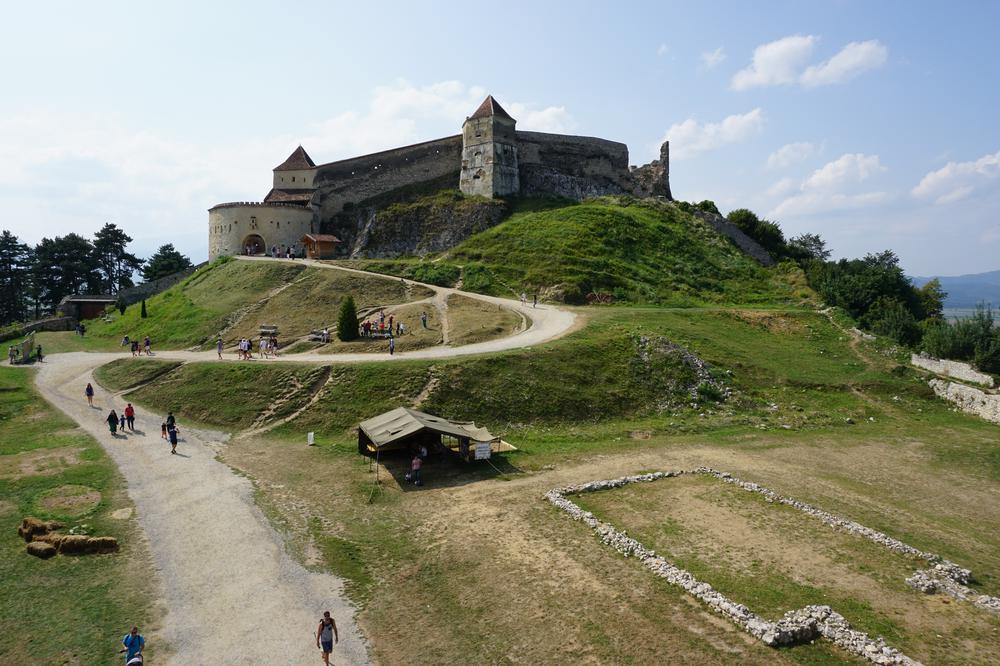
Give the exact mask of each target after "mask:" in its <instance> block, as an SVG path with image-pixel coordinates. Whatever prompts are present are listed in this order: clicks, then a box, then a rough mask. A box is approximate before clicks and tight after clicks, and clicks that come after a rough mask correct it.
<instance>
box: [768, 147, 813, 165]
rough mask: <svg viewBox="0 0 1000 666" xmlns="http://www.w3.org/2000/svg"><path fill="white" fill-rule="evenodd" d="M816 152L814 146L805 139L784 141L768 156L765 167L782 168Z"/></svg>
mask: <svg viewBox="0 0 1000 666" xmlns="http://www.w3.org/2000/svg"><path fill="white" fill-rule="evenodd" d="M816 152H817V148H816V146H815V145H813V144H811V143H809V142H806V141H798V142H796V143H786V144H785V145H783V146H782V147H781V148H778V149H777V150H776V151H774V152H773V153H771V154H770V156H768V158H767V168H768V169H784V168H787V167H789V166H791V165H792V164H795V163H796V162H801V161H802V160H805V159H808V158H810V157H812V156H813V155H815V154H816Z"/></svg>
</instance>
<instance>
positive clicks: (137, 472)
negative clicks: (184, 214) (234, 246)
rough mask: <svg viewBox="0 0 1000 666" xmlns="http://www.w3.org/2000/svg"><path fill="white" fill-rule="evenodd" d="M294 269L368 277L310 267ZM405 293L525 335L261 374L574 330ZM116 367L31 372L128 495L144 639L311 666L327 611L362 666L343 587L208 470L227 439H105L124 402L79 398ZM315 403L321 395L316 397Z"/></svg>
mask: <svg viewBox="0 0 1000 666" xmlns="http://www.w3.org/2000/svg"><path fill="white" fill-rule="evenodd" d="M241 259H242V260H245V261H261V260H263V259H252V258H241ZM268 261H274V260H268ZM279 261H280V260H279ZM295 263H298V264H303V263H304V264H307V265H311V266H317V267H320V268H324V269H329V270H341V271H347V272H354V273H362V274H364V275H367V276H372V275H376V274H373V273H366V272H363V271H357V270H354V269H348V268H343V267H338V266H331V265H329V264H324V263H320V262H314V261H304V260H296V261H295ZM378 277H384V278H385V279H391V280H398V279H399V278H394V277H391V276H382V275H378ZM403 281H404V282H406V283H407V284H408V285H420V286H424V287H427V288H429V289H431V290H433V291H434V296H433V297H432V300H433V301H434V303H435V305H438V304H439V303H442V304H445V307H446V302H447V299H448V297H449V296H450V295H451V294H453V293H461V294H462V295H464V296H468V297H470V298H474V299H478V300H481V301H486V302H489V303H493V304H499V305H502V306H504V307H507V308H510V309H511V310H514V311H515V312H518V314H520V315H521V316H522V317H524V318H525V319H526V320H527V321H529V322H530V326H527V327H526V330H523V331H521V332H519V333H517V334H515V335H512V336H510V337H507V338H502V339H498V340H490V341H487V342H481V343H477V344H471V345H464V346H459V347H450V346H446V345H439V346H436V347H431V348H428V349H421V350H417V351H412V352H405V353H399V354H396V355H394V356H390V355H389V354H384V353H383V354H378V353H376V354H370V353H354V354H317V353H308V352H307V353H302V354H287V355H282V356H281V357H280V358H278V359H270V360H268V361H265V362H274V361H283V362H289V361H291V362H300V363H313V364H331V363H356V362H371V361H381V362H386V361H395V360H404V359H416V358H423V359H435V358H447V357H456V356H466V355H474V354H486V353H492V352H498V351H505V350H510V349H518V348H524V347H530V346H531V345H535V344H539V343H543V342H547V341H549V340H553V339H555V338H558V337H560V336H562V335H565V334H566V333H568V332H570V331H571V330H572V329H573V328H574V325H575V323H576V316H575V315H574V314H573V313H571V312H569V311H566V310H561V309H559V308H556V307H552V306H540V307H538V308H531V307H525V306H522V305H521V304H520V303H519V302H517V301H514V300H510V299H502V298H495V297H492V296H483V295H481V294H472V293H468V292H460V291H459V290H457V289H448V288H444V287H436V286H433V285H425V284H422V283H418V282H412V281H409V280H403ZM255 305H256V304H255ZM446 342H447V340H446ZM125 355H128V353H127V352H126V353H88V352H74V353H67V354H53V355H51V356H48V357H47V358H46V362H45V363H43V364H41V366H40V367H39V371H38V375H37V378H36V383H37V385H38V388H39V390H40V392H41V394H42V395H43V396H44V397H45V399H46V400H48V401H49V402H51V403H52V404H53V405H55V406H56V407H58V408H59V409H60V410H61V411H63V412H65V413H66V414H67V415H68V416H69V417H70V418H72V419H73V420H74V421H76V422H77V423H78V424H79V425H80V426H81V427H82V428H83V429H84V430H86V431H87V432H89V433H90V434H91V435H93V436H94V437H95V438H97V440H98V441H99V442H100V443H101V445H102V446H103V447H104V449H105V450H106V451H107V452H108V454H109V455H110V456H111V457H112V459H113V460H114V461H115V463H116V464H117V466H118V468H119V469H120V470H121V472H122V474H123V475H124V477H125V479H126V481H127V483H128V493H129V496H130V497H131V499H132V501H133V502H134V503H135V506H136V509H137V516H138V519H139V522H140V524H141V526H142V529H143V531H144V532H145V535H146V537H147V539H148V541H149V544H150V550H151V552H152V554H153V560H154V565H155V567H156V571H155V574H156V577H157V578H158V580H159V583H160V587H161V596H162V601H163V604H164V606H165V607H166V609H167V615H166V617H165V618H163V621H162V627H163V629H162V630H161V631H159V632H158V633H157V634H156V635H155V636H152V637H151V638H152V639H153V640H156V641H157V643H161V642H162V643H163V644H166V646H167V649H168V650H169V652H170V657H169V659H168V663H171V664H178V665H183V666H189V665H191V664H207V663H212V664H237V663H239V664H302V663H314V662H316V663H318V662H319V652H318V651H317V650H316V647H315V630H316V626H317V624H318V620H319V617H320V614H321V613H322V611H324V610H330V611H331V612H332V614H333V616H334V618H335V619H336V621H337V625H338V628H339V629H340V637H341V641H340V643H339V645H337V646H336V648H335V650H334V654H333V657H334V659H333V661H334V662H335V663H337V664H338V665H340V664H367V663H369V656H368V652H367V645H366V642H365V639H364V637H363V636H362V634H361V632H360V631H359V630H358V628H357V625H356V624H355V621H354V615H355V609H354V608H353V606H351V604H350V602H349V601H348V600H347V598H346V596H345V595H344V593H343V581H342V580H341V579H339V578H337V577H336V576H333V575H330V574H325V573H316V572H311V571H308V570H306V569H305V568H304V567H303V566H302V565H300V564H299V563H297V562H296V561H295V560H293V559H292V558H291V557H290V556H289V554H288V553H287V552H286V550H285V546H284V543H283V541H282V538H281V536H280V535H279V534H278V533H277V532H276V531H275V530H274V528H273V527H272V526H271V525H270V523H269V522H268V520H267V518H266V517H265V516H264V515H263V513H262V512H261V511H260V509H259V508H258V507H257V505H256V504H255V503H254V498H253V486H252V484H251V483H250V481H249V480H248V479H247V478H245V477H243V476H239V475H237V474H235V473H234V472H233V471H232V469H230V468H229V467H228V466H226V465H225V464H223V463H221V462H219V461H218V460H217V458H216V453H217V451H218V450H219V447H220V446H222V445H223V442H224V441H225V439H226V435H224V434H222V433H216V432H210V431H201V430H196V429H193V428H189V427H186V426H185V425H184V424H179V425H180V429H181V433H182V439H181V444H180V445H179V446H178V450H179V452H180V455H171V454H170V448H169V446H168V445H167V444H166V442H164V441H163V440H162V439H161V437H160V423H161V422H162V419H163V418H164V415H162V414H152V413H146V412H144V411H142V412H140V413H139V414H137V418H136V432H135V433H128V434H126V435H124V436H119V437H112V436H111V435H110V433H109V432H108V429H107V426H106V424H105V422H104V417H105V416H106V414H107V413H108V410H109V409H110V408H111V407H115V408H117V409H119V410H120V409H121V408H122V406H123V404H124V402H123V400H122V399H121V398H119V397H117V396H110V395H107V394H105V393H103V392H101V391H99V392H98V395H97V396H96V397H95V400H94V404H95V407H94V408H90V407H88V406H87V404H86V401H85V400H84V398H83V395H84V394H83V391H84V387H85V386H86V384H87V382H91V383H94V384H95V385H96V384H97V382H96V381H95V380H94V378H93V371H94V369H95V368H97V367H99V366H101V365H103V364H105V363H108V362H110V361H113V360H115V359H118V358H122V357H123V356H125ZM155 356H156V357H159V358H164V359H175V360H181V361H214V362H217V363H218V362H220V361H219V360H218V359H217V357H216V354H215V352H211V351H206V352H201V351H180V350H178V351H161V352H158V353H156V354H155ZM232 360H233V361H235V359H232ZM227 361H228V359H227ZM321 392H322V387H320V389H319V391H317V395H318V394H319V393H321Z"/></svg>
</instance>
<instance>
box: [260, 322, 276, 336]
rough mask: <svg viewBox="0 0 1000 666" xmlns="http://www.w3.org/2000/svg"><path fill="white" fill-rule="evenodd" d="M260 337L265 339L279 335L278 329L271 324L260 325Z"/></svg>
mask: <svg viewBox="0 0 1000 666" xmlns="http://www.w3.org/2000/svg"><path fill="white" fill-rule="evenodd" d="M260 335H261V336H263V337H265V338H270V337H272V336H276V335H278V327H277V326H274V325H271V324H261V325H260Z"/></svg>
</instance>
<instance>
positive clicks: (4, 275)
mask: <svg viewBox="0 0 1000 666" xmlns="http://www.w3.org/2000/svg"><path fill="white" fill-rule="evenodd" d="M31 256H32V255H31V248H30V247H28V246H27V245H26V244H24V243H22V242H20V241H19V240H18V239H17V236H15V235H14V234H12V233H10V232H9V231H7V230H4V232H3V234H2V235H0V324H9V323H10V322H14V321H21V320H23V319H25V318H26V317H27V313H28V282H29V279H28V278H29V276H30V273H29V271H30V269H31Z"/></svg>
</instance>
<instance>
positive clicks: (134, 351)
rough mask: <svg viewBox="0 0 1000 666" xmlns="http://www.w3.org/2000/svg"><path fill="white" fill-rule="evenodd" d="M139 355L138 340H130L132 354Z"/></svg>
mask: <svg viewBox="0 0 1000 666" xmlns="http://www.w3.org/2000/svg"><path fill="white" fill-rule="evenodd" d="M138 355H139V340H133V341H132V356H138Z"/></svg>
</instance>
